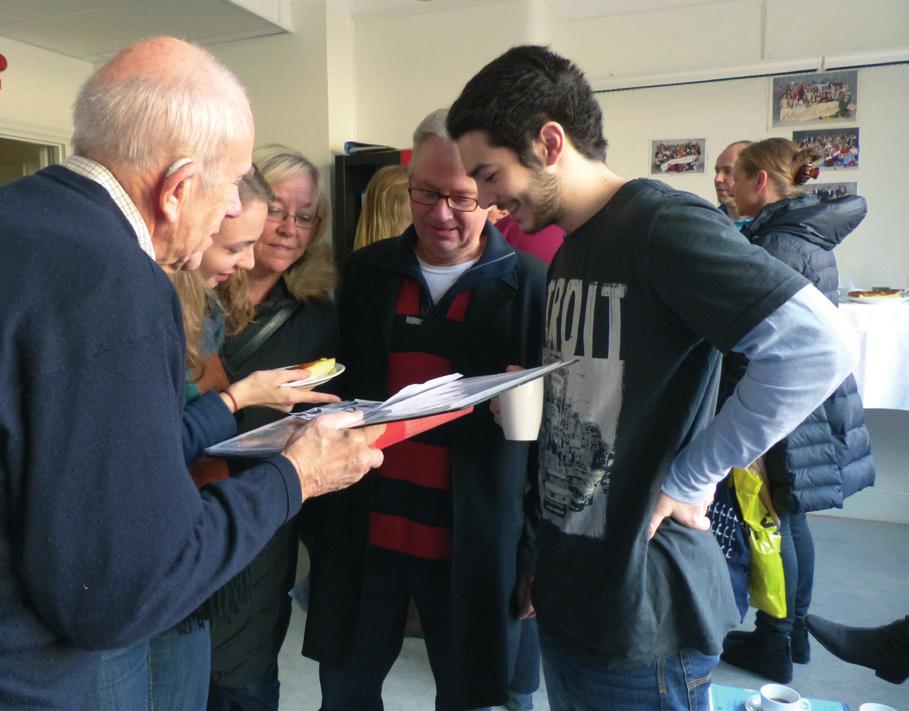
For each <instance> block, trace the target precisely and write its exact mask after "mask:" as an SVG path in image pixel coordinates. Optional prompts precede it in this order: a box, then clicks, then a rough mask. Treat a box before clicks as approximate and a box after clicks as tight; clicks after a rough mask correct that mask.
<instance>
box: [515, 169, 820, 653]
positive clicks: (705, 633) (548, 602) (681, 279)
mask: <svg viewBox="0 0 909 711" xmlns="http://www.w3.org/2000/svg"><path fill="white" fill-rule="evenodd" d="M805 284H807V282H806V281H805V280H804V279H803V278H802V277H800V276H799V275H798V274H797V273H796V272H794V271H792V270H791V269H789V268H788V267H786V266H785V265H784V264H782V263H781V262H778V261H777V260H775V259H773V258H772V257H771V256H770V255H768V254H767V253H766V252H765V251H764V250H762V249H759V248H757V247H754V246H752V245H750V244H749V243H748V242H747V240H745V238H744V237H742V236H741V235H740V234H739V233H738V232H737V231H736V230H735V228H734V226H733V225H732V223H731V222H730V221H729V219H728V218H727V217H725V216H723V215H722V214H721V213H720V212H719V211H718V210H717V209H716V208H715V207H713V206H712V205H710V204H708V203H707V202H705V201H703V200H701V199H700V198H698V197H696V196H694V195H691V194H688V193H683V192H679V191H677V190H673V189H671V188H669V187H668V186H666V185H664V184H662V183H658V182H655V181H651V180H633V181H630V182H628V183H626V184H625V185H624V186H623V187H622V188H621V189H620V190H619V191H618V192H617V193H616V194H615V196H614V197H613V198H612V199H611V200H610V201H609V203H608V204H607V205H606V207H604V208H603V209H602V210H601V211H600V212H599V213H597V214H596V215H595V216H594V217H593V218H591V219H590V220H589V221H588V222H587V223H585V224H584V225H583V226H581V228H580V229H578V230H577V231H576V232H574V233H573V234H571V235H569V236H568V237H567V238H566V240H565V243H564V245H563V246H562V249H561V250H560V251H559V253H558V254H557V255H556V258H555V260H554V261H553V263H552V267H551V268H550V273H549V284H548V293H547V301H546V319H547V320H546V346H545V350H544V361H545V362H551V361H552V360H554V359H557V358H562V359H569V358H578V359H579V361H580V362H578V363H577V364H575V365H574V366H572V367H570V368H566V369H563V370H561V371H557V372H556V373H555V374H553V375H552V376H550V377H549V378H548V380H547V392H546V401H545V406H544V407H545V410H544V414H545V416H544V425H543V432H542V434H541V452H540V456H541V462H540V498H541V506H542V521H541V524H540V531H539V560H538V564H537V571H536V583H535V586H534V595H533V599H534V604H535V606H536V609H537V612H538V614H539V617H540V620H541V623H542V624H543V625H544V626H545V628H546V631H547V633H549V634H550V635H552V636H554V637H555V638H556V640H558V641H559V642H560V643H561V644H563V645H564V646H566V647H567V648H568V649H570V650H572V651H574V652H576V653H579V654H582V655H583V656H587V657H589V658H591V659H594V660H596V661H598V662H600V663H605V664H607V665H629V664H638V663H647V662H651V661H654V660H656V659H658V658H661V657H665V656H667V655H670V654H674V653H677V652H679V651H681V650H683V649H696V650H700V651H702V652H704V653H706V654H719V652H720V651H721V648H722V639H723V636H724V635H725V633H726V631H727V630H728V629H730V628H732V627H734V626H735V625H736V623H737V622H738V619H739V618H738V612H737V610H736V607H735V604H734V601H733V595H732V590H731V587H730V583H729V573H728V572H727V570H726V564H725V562H724V561H723V556H722V554H721V552H720V550H719V547H718V546H717V543H716V540H715V539H714V537H713V534H712V533H711V532H710V531H697V530H693V529H690V528H685V527H683V526H681V525H680V524H677V523H675V522H674V521H672V520H666V521H664V522H663V524H662V525H661V527H660V529H659V531H658V532H657V535H656V537H655V538H654V539H653V540H652V541H650V542H649V543H648V542H647V528H648V523H649V520H650V515H651V512H652V511H653V508H654V506H655V504H656V500H657V497H658V495H659V493H660V487H661V485H662V483H663V481H664V479H665V477H666V474H667V472H668V470H669V466H670V464H671V462H672V460H673V458H674V457H675V456H676V454H677V453H678V452H679V451H681V450H682V449H683V448H684V447H685V445H686V444H687V443H688V442H689V441H690V440H691V438H692V437H693V436H694V435H695V434H697V433H698V432H699V431H700V430H701V429H703V428H704V426H706V424H707V423H709V421H710V420H711V419H712V417H713V415H714V409H715V404H716V389H717V384H718V381H719V375H720V361H721V355H720V351H728V350H729V349H730V348H732V346H734V345H735V344H736V343H737V342H738V341H739V340H741V338H742V337H743V336H744V335H745V334H747V333H748V332H749V331H750V330H751V329H752V328H753V327H754V326H756V325H757V324H758V323H759V322H760V321H762V320H763V319H764V318H766V317H767V316H769V315H770V314H771V313H772V312H773V311H774V310H776V308H777V307H779V306H780V305H782V304H783V303H784V302H785V301H787V300H788V299H789V298H790V297H791V296H792V295H793V294H794V293H795V292H797V291H798V290H799V289H801V288H802V287H803V286H804V285H805Z"/></svg>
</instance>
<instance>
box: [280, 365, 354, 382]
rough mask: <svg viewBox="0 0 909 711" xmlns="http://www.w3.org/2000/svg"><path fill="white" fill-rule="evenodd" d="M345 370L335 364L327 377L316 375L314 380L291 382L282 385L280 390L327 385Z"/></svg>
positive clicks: (342, 366) (306, 379)
mask: <svg viewBox="0 0 909 711" xmlns="http://www.w3.org/2000/svg"><path fill="white" fill-rule="evenodd" d="M344 370H345V368H344V365H343V364H341V363H335V369H334V370H333V371H331V372H330V373H328V374H327V375H318V376H316V377H315V378H305V379H304V380H292V381H290V382H289V383H284V384H283V385H282V386H281V387H282V388H314V387H316V386H317V385H321V384H322V383H327V382H328V381H329V380H331V379H332V378H337V377H338V376H339V375H340V374H341V373H343V372H344Z"/></svg>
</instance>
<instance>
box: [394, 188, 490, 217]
mask: <svg viewBox="0 0 909 711" xmlns="http://www.w3.org/2000/svg"><path fill="white" fill-rule="evenodd" d="M407 192H408V193H410V199H411V200H413V201H414V202H415V203H417V205H429V206H435V205H436V203H438V202H439V200H441V199H442V198H445V202H446V203H448V207H450V208H451V209H452V210H455V211H457V212H476V209H477V208H478V207H479V206H480V201H479V200H477V199H476V198H472V197H467V196H466V195H443V194H442V193H437V192H436V191H435V190H425V189H423V188H407Z"/></svg>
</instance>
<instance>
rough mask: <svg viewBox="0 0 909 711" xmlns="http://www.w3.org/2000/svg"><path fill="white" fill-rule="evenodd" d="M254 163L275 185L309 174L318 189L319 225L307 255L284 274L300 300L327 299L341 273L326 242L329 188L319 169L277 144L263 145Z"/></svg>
mask: <svg viewBox="0 0 909 711" xmlns="http://www.w3.org/2000/svg"><path fill="white" fill-rule="evenodd" d="M253 161H254V162H255V164H256V165H257V166H259V169H260V170H261V171H262V175H264V176H265V179H266V180H267V181H268V182H269V183H270V184H271V185H276V184H278V183H280V182H282V181H284V180H289V179H290V178H296V177H299V176H302V175H308V176H309V177H310V178H311V179H312V182H313V187H314V188H315V192H316V194H315V198H314V200H313V204H314V205H315V208H316V209H315V212H316V215H318V216H319V218H320V220H319V224H317V225H316V227H315V229H313V231H312V234H311V235H310V238H309V244H308V245H307V246H306V251H305V252H304V253H303V256H302V257H300V258H299V259H298V260H297V261H296V262H294V264H293V265H291V267H290V268H289V269H288V270H287V271H286V272H284V275H283V279H284V283H285V284H286V285H287V290H288V291H289V292H290V293H291V295H292V296H293V297H294V298H295V299H296V300H297V301H307V300H308V299H314V298H316V299H321V298H326V297H328V296H329V295H330V294H331V291H332V289H334V287H335V284H336V283H337V278H338V276H337V270H336V269H335V265H334V262H333V261H332V258H331V245H330V244H328V242H327V241H326V240H325V235H326V234H327V232H328V226H329V222H330V220H331V209H330V205H329V200H328V189H327V186H326V185H324V183H323V182H322V176H321V175H320V174H319V170H318V169H317V168H316V166H314V165H313V164H312V163H311V162H310V161H309V160H307V159H306V158H305V157H304V156H303V154H302V153H300V152H299V151H295V150H294V149H293V148H288V147H287V146H282V145H279V144H276V143H272V144H269V145H267V146H261V147H259V148H257V149H256V150H255V151H254V152H253Z"/></svg>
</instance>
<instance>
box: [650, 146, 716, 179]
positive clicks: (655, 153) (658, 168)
mask: <svg viewBox="0 0 909 711" xmlns="http://www.w3.org/2000/svg"><path fill="white" fill-rule="evenodd" d="M706 154H707V139H706V138H664V139H659V140H652V141H650V174H651V175H666V174H668V173H703V172H704V160H705V156H706Z"/></svg>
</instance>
